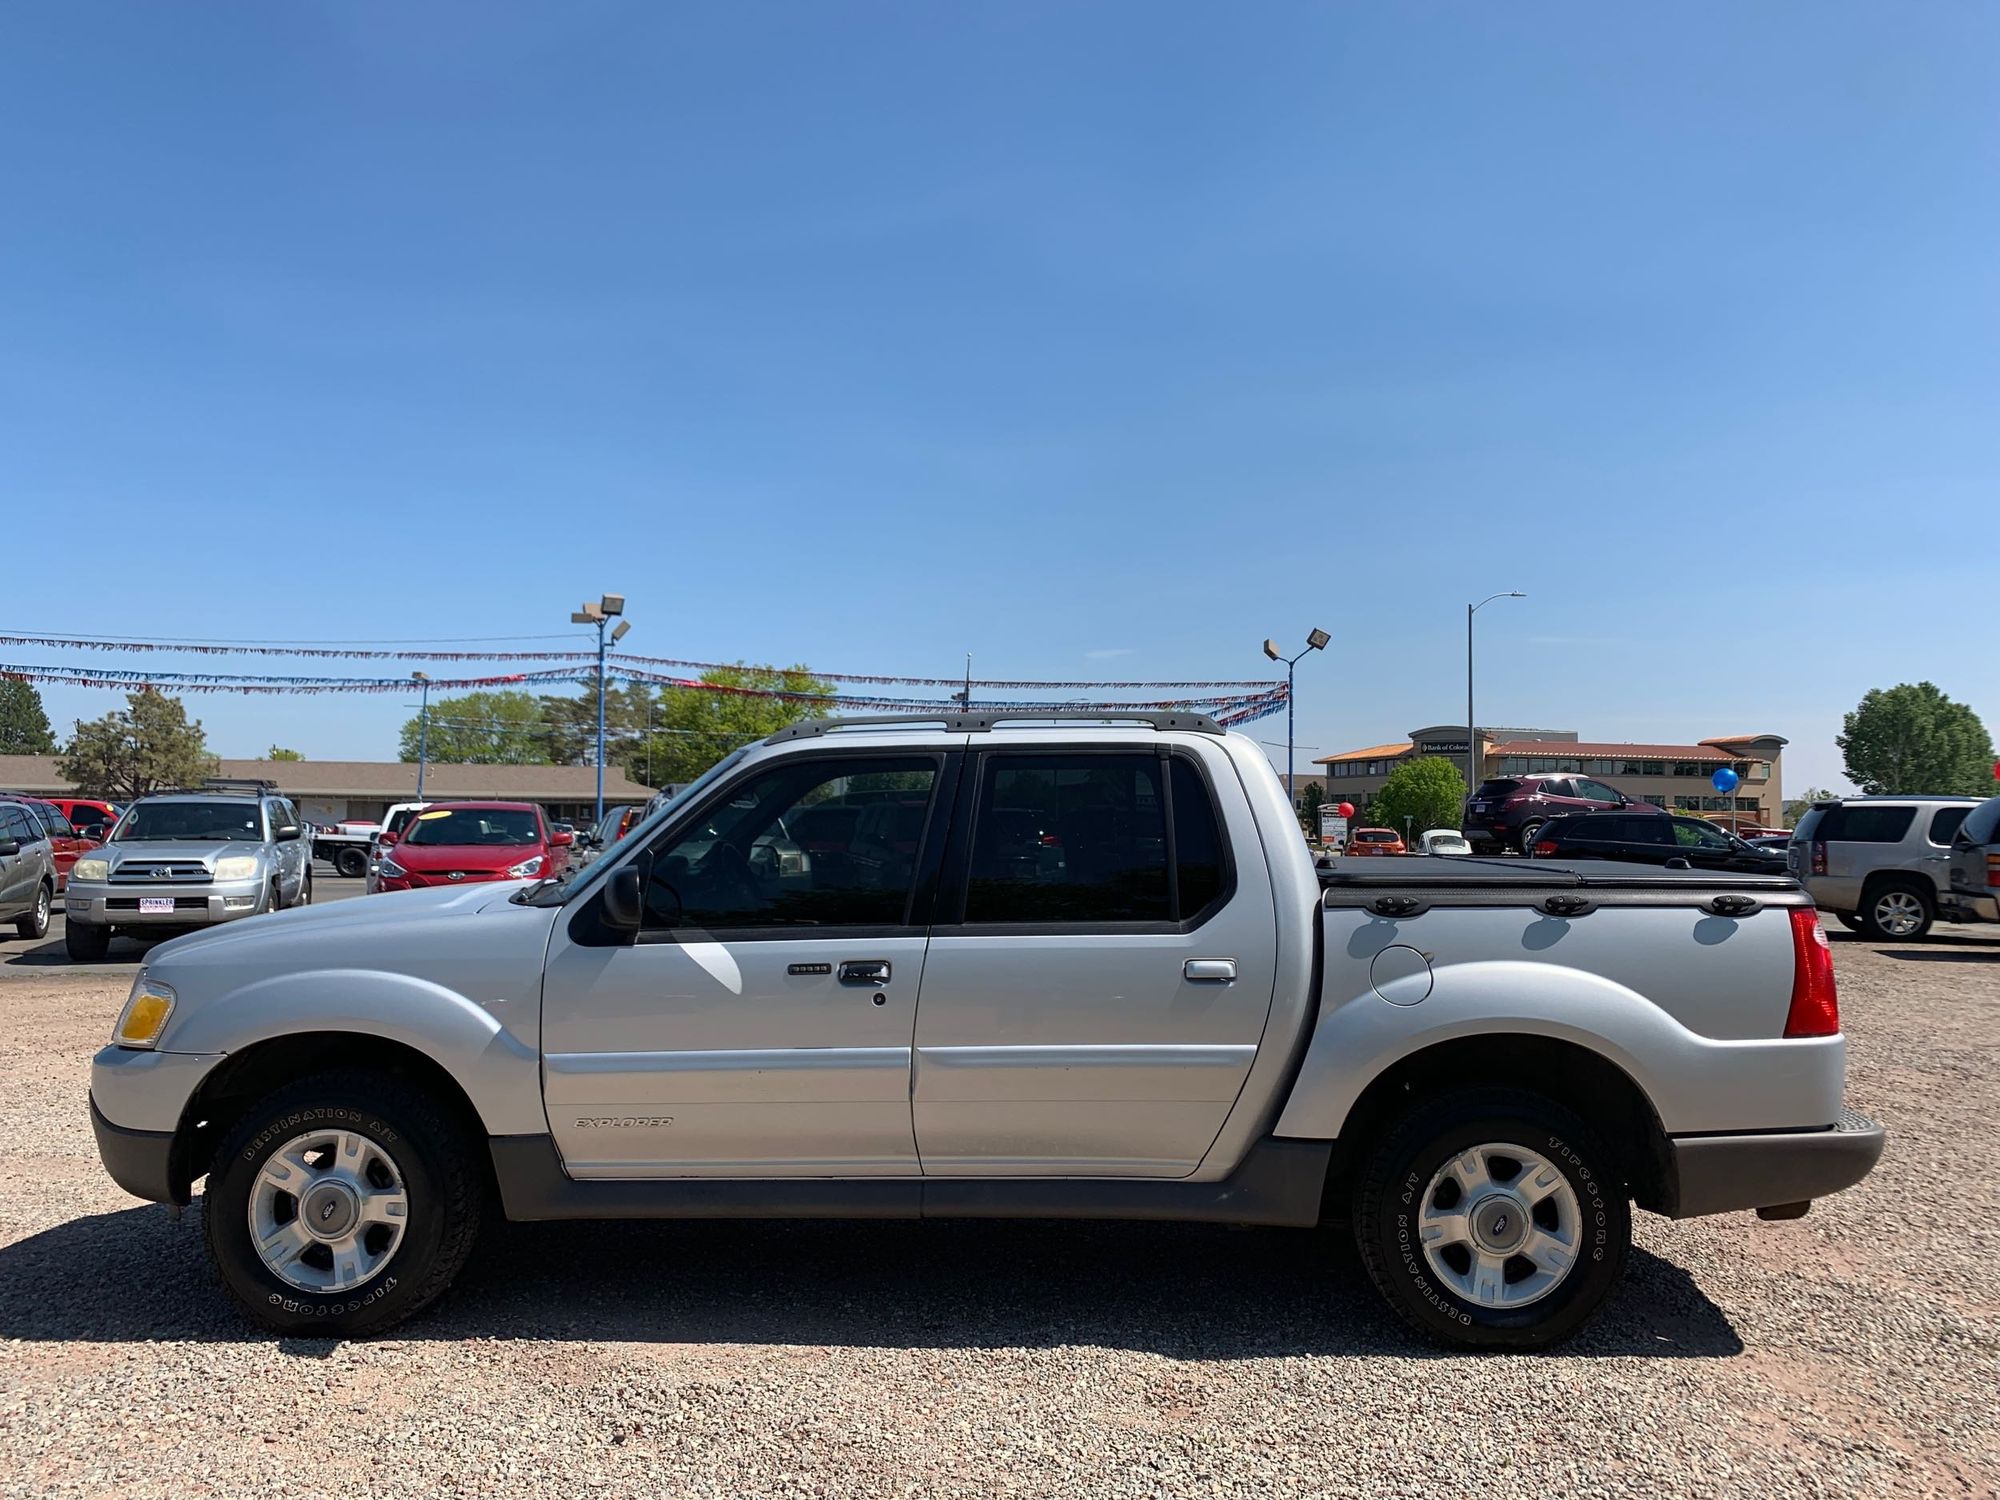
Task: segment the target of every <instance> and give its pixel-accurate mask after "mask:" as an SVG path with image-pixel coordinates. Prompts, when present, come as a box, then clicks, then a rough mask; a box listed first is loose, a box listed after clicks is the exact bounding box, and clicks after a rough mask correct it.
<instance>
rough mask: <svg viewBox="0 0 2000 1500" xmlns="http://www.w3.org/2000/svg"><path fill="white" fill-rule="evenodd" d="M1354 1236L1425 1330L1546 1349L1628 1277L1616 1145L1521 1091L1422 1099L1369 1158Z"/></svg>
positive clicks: (1494, 1345) (1469, 1344) (1463, 1342)
mask: <svg viewBox="0 0 2000 1500" xmlns="http://www.w3.org/2000/svg"><path fill="white" fill-rule="evenodd" d="M1354 1234H1355V1242H1356V1244H1357V1245H1358V1246H1359V1248H1360V1251H1361V1258H1362V1262H1363V1264H1365V1265H1366V1266H1367V1268H1368V1274H1369V1276H1370V1278H1371V1279H1372V1280H1373V1281H1374V1283H1375V1285H1376V1288H1377V1289H1378V1290H1379V1291H1380V1292H1381V1293H1382V1295H1383V1297H1384V1298H1386V1299H1387V1300H1388V1302H1389V1305H1390V1306H1391V1307H1393V1308H1394V1309H1395V1310H1396V1312H1397V1313H1398V1314H1399V1315H1400V1316H1401V1317H1402V1318H1403V1320H1404V1321H1405V1322H1407V1323H1409V1324H1410V1325H1411V1326H1412V1327H1414V1328H1416V1329H1417V1330H1418V1331H1420V1332H1422V1333H1424V1334H1426V1335H1428V1336H1429V1337H1431V1338H1434V1339H1437V1340H1439V1341H1440V1342H1443V1343H1448V1344H1454V1345H1457V1346H1459V1347H1461V1348H1471V1349H1538V1348H1543V1347H1546V1346H1547V1345H1550V1344H1554V1343H1558V1342H1560V1341H1561V1340H1563V1339H1566V1338H1568V1337H1569V1336H1570V1335H1571V1334H1573V1333H1575V1332H1576V1331H1577V1330H1578V1329H1579V1328H1581V1327H1582V1326H1583V1325H1584V1324H1585V1323H1587V1322H1588V1321H1589V1320H1590V1319H1591V1317H1593V1316H1594V1315H1595V1314H1596V1312H1597V1310H1598V1308H1599V1307H1600V1306H1601V1305H1602V1304H1603V1302H1604V1299H1605V1297H1606V1296H1608V1295H1609V1293H1610V1291H1611V1288H1612V1287H1613V1286H1615V1285H1616V1284H1617V1281H1618V1276H1619V1273H1620V1272H1621V1271H1622V1270H1623V1268H1624V1264H1625V1254H1626V1250H1627V1248H1628V1247H1629V1245H1630V1243H1631V1236H1632V1218H1631V1209H1630V1206H1629V1204H1628V1203H1627V1202H1626V1198H1625V1188H1624V1184H1623V1182H1622V1180H1621V1179H1620V1177H1619V1176H1618V1173H1617V1170H1616V1165H1615V1163H1614V1162H1613V1160H1612V1158H1611V1155H1610V1153H1609V1152H1608V1151H1606V1150H1605V1149H1604V1147H1603V1146H1602V1145H1601V1144H1600V1143H1599V1142H1598V1141H1597V1139H1596V1138H1595V1137H1594V1136H1593V1135H1592V1134H1591V1132H1590V1129H1589V1127H1588V1126H1587V1125H1585V1124H1584V1123H1583V1121H1582V1120H1581V1119H1579V1118H1578V1117H1577V1116H1576V1115H1574V1114H1573V1113H1571V1112H1570V1111H1569V1110H1567V1109H1564V1108H1563V1107H1562V1106H1561V1105H1559V1104H1557V1103H1555V1102H1554V1101H1553V1100H1550V1099H1546V1098H1544V1097H1542V1096H1541V1095H1539V1094H1532V1093H1528V1092H1526V1091H1524V1090H1516V1089H1477V1090H1469V1091H1466V1092H1464V1093H1458V1094H1448V1095H1445V1096H1443V1097H1441V1098H1438V1099H1434V1100H1432V1101H1430V1102H1429V1103H1426V1104H1422V1105H1419V1106H1418V1107H1417V1108H1416V1109H1414V1110H1412V1111H1411V1112H1410V1114H1408V1115H1407V1116H1405V1117H1404V1119H1403V1120H1402V1122H1401V1123H1400V1124H1398V1125H1397V1126H1396V1127H1395V1128H1394V1129H1392V1130H1391V1131H1390V1132H1389V1134H1388V1135H1387V1136H1386V1137H1384V1139H1383V1140H1382V1142H1381V1144H1380V1145H1378V1146H1377V1147H1376V1148H1375V1150H1374V1152H1373V1153H1372V1155H1371V1156H1370V1157H1369V1160H1368V1163H1367V1166H1366V1168H1365V1169H1364V1171H1363V1173H1362V1177H1361V1181H1360V1184H1359V1186H1358V1187H1357V1189H1356V1191H1355V1197H1354Z"/></svg>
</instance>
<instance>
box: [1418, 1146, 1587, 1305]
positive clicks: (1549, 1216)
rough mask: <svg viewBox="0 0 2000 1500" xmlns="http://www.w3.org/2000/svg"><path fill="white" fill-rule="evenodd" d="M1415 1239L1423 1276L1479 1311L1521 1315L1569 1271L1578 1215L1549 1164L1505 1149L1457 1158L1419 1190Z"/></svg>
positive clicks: (1482, 1149) (1572, 1196) (1477, 1149)
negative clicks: (1421, 1257) (1425, 1264)
mask: <svg viewBox="0 0 2000 1500" xmlns="http://www.w3.org/2000/svg"><path fill="white" fill-rule="evenodd" d="M1417 1236H1418V1239H1419V1240H1420V1241H1421V1242H1422V1245H1423V1250H1424V1259H1425V1261H1426V1262H1428V1263H1429V1265H1430V1269H1431V1274H1432V1275H1434V1276H1436V1277H1437V1279H1438V1280H1439V1281H1440V1282H1441V1283H1442V1284H1443V1285H1444V1286H1446V1287H1447V1288H1449V1289H1450V1290H1451V1291H1452V1292H1454V1293H1455V1294H1457V1295H1458V1296H1459V1297H1461V1298H1463V1299H1464V1300H1465V1301H1467V1302H1471V1303H1475V1304H1477V1305H1478V1306H1481V1307H1492V1308H1515V1307H1526V1306H1527V1305H1528V1304H1529V1303H1531V1302H1538V1301H1540V1300H1541V1299H1542V1298H1543V1297H1546V1296H1548V1294H1549V1293H1550V1292H1553V1291H1554V1290H1555V1289H1556V1288H1557V1287H1559V1286H1561V1285H1562V1283H1563V1281H1564V1280H1565V1279H1566V1278H1567V1277H1568V1276H1569V1273H1570V1270H1571V1269H1572V1267H1574V1266H1575V1264H1576V1258H1577V1249H1578V1246H1579V1245H1580V1243H1581V1241H1582V1236H1583V1210H1582V1206H1581V1205H1580V1204H1579V1203H1578V1201H1577V1196H1576V1190H1575V1189H1574V1188H1573V1187H1571V1186H1570V1182H1569V1179H1568V1178H1567V1177H1565V1176H1564V1175H1563V1174H1562V1173H1561V1172H1560V1171H1558V1170H1557V1168H1556V1166H1555V1164H1554V1163H1553V1162H1551V1161H1550V1160H1549V1159H1548V1158H1547V1157H1545V1156H1543V1155H1541V1154H1540V1153H1539V1152H1535V1151H1530V1150H1529V1149H1528V1148H1527V1147H1525V1146H1517V1145H1515V1144H1514V1143H1513V1142H1511V1141H1494V1142H1490V1143H1488V1144H1486V1145H1481V1146H1471V1147H1468V1148H1467V1149H1466V1150H1464V1151H1461V1152H1459V1153H1458V1154H1457V1155H1456V1156H1454V1157H1452V1158H1451V1160H1449V1161H1447V1162H1446V1163H1445V1164H1444V1165H1443V1166H1441V1167H1439V1168H1438V1169H1437V1171H1436V1172H1435V1173H1434V1174H1433V1175H1432V1177H1431V1180H1430V1185H1429V1186H1428V1187H1426V1188H1425V1189H1424V1196H1423V1207H1422V1210H1421V1212H1420V1213H1419V1215H1418V1218H1417Z"/></svg>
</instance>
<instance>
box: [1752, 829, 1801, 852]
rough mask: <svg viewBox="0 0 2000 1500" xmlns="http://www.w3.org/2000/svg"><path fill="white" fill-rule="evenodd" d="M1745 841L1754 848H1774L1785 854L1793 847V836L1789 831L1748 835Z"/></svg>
mask: <svg viewBox="0 0 2000 1500" xmlns="http://www.w3.org/2000/svg"><path fill="white" fill-rule="evenodd" d="M1744 842H1745V843H1747V844H1748V845H1749V846H1750V847H1751V848H1752V849H1772V850H1776V851H1777V852H1778V853H1779V854H1783V853H1784V852H1785V851H1786V850H1787V849H1789V848H1790V847H1791V844H1792V836H1791V835H1790V834H1789V833H1758V834H1750V835H1746V836H1745V837H1744Z"/></svg>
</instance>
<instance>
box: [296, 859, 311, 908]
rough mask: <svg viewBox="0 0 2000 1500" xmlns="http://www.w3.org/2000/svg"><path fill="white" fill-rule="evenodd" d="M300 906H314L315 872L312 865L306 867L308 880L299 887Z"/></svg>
mask: <svg viewBox="0 0 2000 1500" xmlns="http://www.w3.org/2000/svg"><path fill="white" fill-rule="evenodd" d="M298 904H299V905H300V906H311V905H312V904H313V872H312V866H311V865H307V866H306V878H305V879H304V880H303V881H302V882H301V883H300V885H299V902H298Z"/></svg>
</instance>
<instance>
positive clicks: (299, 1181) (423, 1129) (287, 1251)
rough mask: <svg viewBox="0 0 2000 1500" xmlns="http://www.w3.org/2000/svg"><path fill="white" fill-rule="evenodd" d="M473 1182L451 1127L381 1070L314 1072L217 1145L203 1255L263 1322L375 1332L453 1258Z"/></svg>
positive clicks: (478, 1198)
mask: <svg viewBox="0 0 2000 1500" xmlns="http://www.w3.org/2000/svg"><path fill="white" fill-rule="evenodd" d="M482 1182H483V1179H482V1177H481V1175H480V1172H479V1169H478V1167H477V1165H476V1163H475V1160H474V1158H473V1154H472V1152H471V1150H470V1147H469V1144H468V1142H467V1141H466V1139H465V1138H464V1135H463V1133H462V1132H461V1131H460V1130H459V1128H458V1127H457V1126H456V1125H455V1123H454V1122H453V1121H452V1120H451V1119H450V1117H449V1116H447V1115H446V1114H445V1113H444V1112H443V1111H442V1110H440V1109H439V1108H438V1107H437V1105H436V1103H435V1102H434V1101H432V1100H431V1099H430V1098H429V1097H427V1096H426V1095H424V1094H423V1093H421V1092H419V1091H417V1090H415V1089H412V1088H410V1087H408V1086H407V1085H405V1084H402V1083H399V1082H397V1081H395V1080H393V1079H390V1078H387V1077H383V1076H381V1075H379V1074H373V1073H366V1072H340V1073H325V1074H321V1075H320V1076H318V1077H316V1078H309V1079H306V1080H304V1081H302V1082H300V1083H297V1084H294V1085H292V1086H290V1087H288V1088H284V1089H281V1090H279V1091H278V1092H277V1093H274V1094H272V1095H270V1096H269V1097H268V1098H266V1099H264V1100H262V1101H261V1102H260V1103H258V1104H257V1105H255V1106H254V1107H253V1108H251V1109H250V1110H249V1112H248V1113H246V1114H245V1115H244V1117H243V1119H242V1120H241V1121H239V1122H238V1123H237V1125H236V1127H235V1129H233V1130H232V1131H231V1132H230V1133H229V1136H228V1138H227V1139H226V1140H225V1141H224V1142H223V1144H222V1147H221V1149H220V1150H218V1151H217V1152H216V1156H215V1161H214V1163H213V1164H212V1165H211V1166H210V1168H209V1175H208V1190H207V1196H206V1198H205V1200H204V1202H203V1219H204V1228H205V1230H206V1233H207V1238H208V1249H209V1255H210V1257H211V1258H212V1259H213V1260H214V1262H215V1268H216V1271H217V1273H218V1274H219V1275H220V1276H221V1277H222V1281H223V1284H224V1285H225V1286H227V1287H228V1288H229V1290H230V1293H231V1294H232V1295H233V1296H234V1297H235V1298H236V1300H237V1301H238V1302H239V1303H240V1304H241V1305H242V1307H243V1309H244V1311H245V1312H247V1313H248V1314H249V1315H250V1316H251V1317H252V1318H253V1319H255V1320H256V1321H257V1322H259V1323H262V1324H263V1325H264V1326H265V1327H267V1328H272V1329H275V1330H277V1331H278V1332H280V1333H294V1334H311V1335H313V1336H315V1337H322V1338H326V1337H335V1338H338V1337H354V1336H358V1335H363V1334H371V1333H379V1332H381V1331H382V1330H383V1329H385V1328H388V1327H390V1326H391V1325H393V1324H396V1323H399V1322H401V1321H402V1320H403V1319H404V1318H407V1317H409V1316H410V1314H412V1313H414V1312H416V1311H417V1310H418V1309H420V1308H422V1307H424V1306H425V1305H426V1304H427V1303H429V1302H431V1301H432V1300H434V1299H435V1298H436V1297H437V1296H438V1295H439V1294H440V1293H442V1292H443V1291H444V1289H445V1287H446V1286H447V1285H448V1284H449V1283H450V1281H451V1279H452V1277H453V1276H455V1275H456V1274H457V1273H458V1269H459V1267H460V1266H462V1265H464V1263H465V1258H466V1256H467V1255H468V1254H470V1253H471V1250H472V1242H473V1239H474V1237H475V1235H476V1234H477V1232H478V1228H479V1218H480V1210H481V1202H482V1198H483V1188H482Z"/></svg>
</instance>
